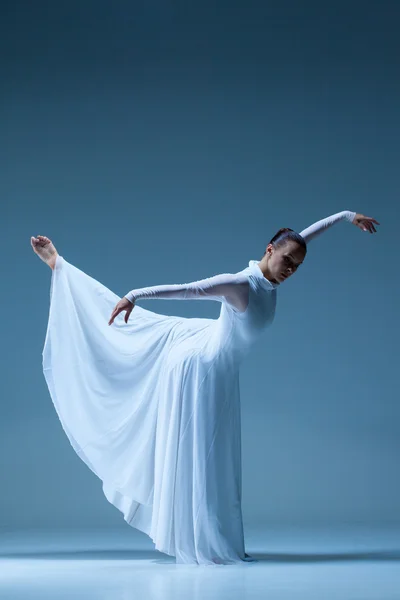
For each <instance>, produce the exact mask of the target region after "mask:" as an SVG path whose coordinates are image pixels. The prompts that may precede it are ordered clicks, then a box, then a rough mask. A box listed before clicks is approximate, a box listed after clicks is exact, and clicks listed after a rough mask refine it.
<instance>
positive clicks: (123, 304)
mask: <svg viewBox="0 0 400 600" xmlns="http://www.w3.org/2000/svg"><path fill="white" fill-rule="evenodd" d="M134 306H135V303H134V302H133V303H132V302H131V301H130V300H128V298H125V296H123V298H121V300H120V301H119V302H118V303H117V304H116V305H115V307H114V310H113V311H112V313H111V317H110V320H109V321H108V324H109V325H111V323H113V321H114V319H115V317H116V316H117V315H119V313H120V312H122V311H123V310H126V315H125V317H124V321H125V323H127V322H128V319H129V315H130V314H131V312H132V310H133V307H134Z"/></svg>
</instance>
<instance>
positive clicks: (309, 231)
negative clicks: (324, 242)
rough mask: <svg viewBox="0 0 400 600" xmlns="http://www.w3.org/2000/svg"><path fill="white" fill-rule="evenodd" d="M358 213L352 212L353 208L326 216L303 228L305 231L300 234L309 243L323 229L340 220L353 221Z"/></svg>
mask: <svg viewBox="0 0 400 600" xmlns="http://www.w3.org/2000/svg"><path fill="white" fill-rule="evenodd" d="M356 214H357V213H355V212H352V211H351V210H342V211H341V212H338V213H336V214H334V215H331V216H329V217H325V219H321V220H320V221H317V222H316V223H313V224H312V225H310V226H309V227H307V228H306V229H303V231H300V235H301V236H302V237H303V238H304V239H305V241H306V242H307V243H308V242H309V241H310V240H312V239H314V238H315V237H317V236H318V235H320V234H321V233H322V232H323V231H325V230H326V229H329V228H330V227H332V225H334V224H335V223H337V222H338V221H344V220H346V221H349V222H350V223H353V221H354V218H355V216H356Z"/></svg>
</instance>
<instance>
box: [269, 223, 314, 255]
mask: <svg viewBox="0 0 400 600" xmlns="http://www.w3.org/2000/svg"><path fill="white" fill-rule="evenodd" d="M289 240H292V241H293V242H296V243H297V244H299V246H301V247H302V248H304V250H305V252H307V244H306V241H305V239H304V238H303V237H302V236H301V235H300V234H299V233H297V231H294V230H293V229H290V228H289V227H282V228H281V229H280V230H279V231H277V232H276V234H275V235H274V237H273V238H272V239H271V240H270V241H269V242H268V244H273V245H274V246H275V247H276V248H277V247H279V246H283V245H284V244H286V242H288V241H289ZM268 244H267V245H268ZM265 254H266V251H265V252H264V254H263V256H265Z"/></svg>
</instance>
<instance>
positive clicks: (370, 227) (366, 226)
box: [353, 213, 380, 233]
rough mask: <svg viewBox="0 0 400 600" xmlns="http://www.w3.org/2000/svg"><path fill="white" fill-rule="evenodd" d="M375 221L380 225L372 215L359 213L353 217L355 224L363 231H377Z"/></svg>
mask: <svg viewBox="0 0 400 600" xmlns="http://www.w3.org/2000/svg"><path fill="white" fill-rule="evenodd" d="M374 223H376V224H377V225H380V223H378V221H376V220H375V219H373V218H372V217H366V216H365V215H362V214H360V213H357V214H356V216H355V217H354V219H353V224H354V225H356V226H357V227H359V228H360V229H362V231H369V232H370V233H374V231H375V233H376V229H375V226H374Z"/></svg>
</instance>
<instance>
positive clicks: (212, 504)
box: [43, 211, 355, 565]
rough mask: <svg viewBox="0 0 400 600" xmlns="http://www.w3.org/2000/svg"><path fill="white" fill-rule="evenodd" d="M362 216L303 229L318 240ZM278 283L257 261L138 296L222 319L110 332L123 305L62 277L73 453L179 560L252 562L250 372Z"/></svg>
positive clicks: (53, 379)
mask: <svg viewBox="0 0 400 600" xmlns="http://www.w3.org/2000/svg"><path fill="white" fill-rule="evenodd" d="M354 215H355V213H354V212H350V211H342V212H341V213H337V214H336V215H333V216H331V217H328V218H327V219H322V220H321V221H318V222H317V223H315V224H314V225H312V226H311V227H309V228H308V229H306V230H304V231H303V232H301V234H302V235H303V237H304V238H305V239H306V241H309V240H310V239H312V237H314V236H315V235H317V234H318V233H320V232H321V231H323V230H324V229H326V228H327V227H330V226H331V225H333V223H335V222H337V221H339V220H342V219H347V220H349V221H352V219H353V218H354ZM277 287H278V284H273V283H272V282H270V281H268V279H266V278H265V277H264V275H263V273H262V271H261V269H260V267H259V265H258V262H257V261H256V260H250V262H249V265H248V266H247V267H246V268H245V269H243V270H242V271H239V272H238V273H235V274H231V273H227V274H219V275H215V276H213V277H209V278H207V279H204V280H201V281H197V282H192V283H188V284H182V285H161V286H154V287H150V288H142V289H141V290H132V292H130V293H129V294H127V297H131V298H132V297H133V296H134V297H135V298H136V299H137V300H136V301H138V300H139V301H140V299H141V298H174V299H185V298H191V299H204V300H217V301H219V302H221V312H220V315H219V317H218V319H208V318H184V317H178V316H167V315H162V314H158V313H155V312H151V311H150V310H147V309H145V308H142V307H141V306H138V305H137V304H136V305H135V307H134V308H133V311H132V313H131V315H130V317H129V320H128V323H125V322H124V315H125V312H122V313H120V314H119V315H118V317H117V318H116V319H115V321H114V323H113V324H112V325H111V326H109V325H108V321H109V319H110V316H111V313H112V311H113V309H114V307H115V305H116V304H117V302H118V301H119V300H120V298H119V297H118V296H117V295H116V294H114V293H113V292H112V291H110V290H109V289H108V288H106V287H105V286H104V285H102V284H101V283H99V282H98V281H96V280H95V279H93V278H92V277H90V276H89V275H87V274H85V273H84V272H83V271H81V270H79V269H78V268H76V267H75V266H73V265H72V264H70V263H68V262H67V261H66V260H65V259H64V258H63V257H62V256H58V257H57V261H56V265H55V268H54V270H53V271H52V277H51V288H50V310H49V320H48V326H47V332H46V338H45V343H44V348H43V370H44V375H45V378H46V382H47V385H48V388H49V392H50V395H51V398H52V400H53V403H54V406H55V409H56V411H57V414H58V416H59V419H60V421H61V424H62V427H63V429H64V430H65V433H66V434H67V436H68V438H69V440H70V442H71V445H72V446H73V448H74V450H75V451H76V452H77V454H78V455H79V456H80V458H81V459H82V460H83V461H84V462H85V463H86V464H87V466H88V467H89V468H90V469H91V470H92V471H93V472H94V473H95V474H96V475H97V476H98V477H99V478H100V479H101V481H102V485H103V491H104V494H105V496H106V498H107V500H108V501H109V502H111V503H112V504H113V505H114V506H116V507H117V508H118V509H119V510H120V511H121V512H122V513H123V516H124V519H125V521H126V522H127V523H128V524H129V525H131V526H132V527H135V528H137V529H139V530H141V531H143V532H145V533H146V534H147V535H149V536H150V537H151V539H152V540H153V542H154V544H155V548H156V549H157V550H160V551H161V552H164V553H166V554H169V555H171V556H175V557H176V563H192V564H205V565H207V564H208V565H214V564H228V563H244V562H246V561H247V560H251V558H250V557H248V556H247V555H245V547H244V534H243V523H242V511H241V485H242V481H241V425H240V394H239V365H240V363H241V361H242V360H243V358H244V357H245V356H246V354H247V353H248V352H249V350H250V348H251V346H252V344H253V343H254V342H255V340H256V339H257V338H259V337H260V336H261V335H262V334H263V333H264V330H265V329H266V328H267V326H268V325H269V324H270V323H271V322H272V321H273V318H274V314H275V306H276V290H277Z"/></svg>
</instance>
